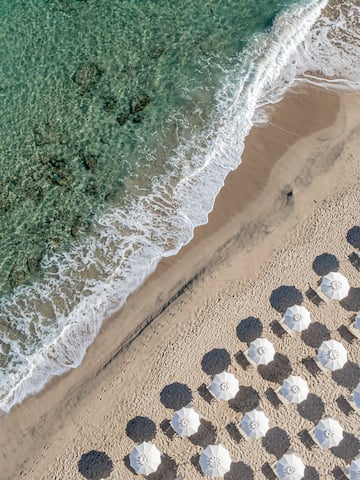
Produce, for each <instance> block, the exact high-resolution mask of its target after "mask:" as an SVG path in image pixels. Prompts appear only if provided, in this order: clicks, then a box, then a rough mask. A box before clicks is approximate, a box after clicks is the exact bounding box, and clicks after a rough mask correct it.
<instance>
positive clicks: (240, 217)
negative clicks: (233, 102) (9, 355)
mask: <svg viewBox="0 0 360 480" xmlns="http://www.w3.org/2000/svg"><path fill="white" fill-rule="evenodd" d="M359 107H360V98H359V97H358V96H341V97H340V96H338V95H334V94H329V93H325V92H321V91H319V90H315V89H311V90H310V89H306V90H297V91H296V92H292V93H290V94H288V95H287V97H286V98H285V100H284V101H282V102H281V103H280V104H279V105H278V106H277V107H276V108H275V109H274V111H273V114H272V117H271V120H270V124H269V125H268V126H267V127H259V128H256V129H253V131H252V132H251V134H250V136H249V138H248V140H247V144H246V150H245V154H244V161H243V164H242V165H241V166H240V168H238V169H237V170H236V171H235V172H233V173H232V174H231V175H230V176H229V177H228V179H227V182H226V185H225V187H224V189H223V190H222V192H221V193H220V195H219V197H218V199H217V202H216V205H215V209H214V211H213V212H212V214H211V215H210V218H209V223H208V224H207V225H206V226H203V227H201V228H199V229H197V232H196V235H195V238H194V239H193V241H192V242H191V243H190V244H189V245H188V246H187V247H185V248H184V249H183V250H182V251H181V252H180V253H179V255H177V256H176V257H174V258H172V259H168V260H166V261H164V262H162V264H161V265H160V266H159V268H158V270H157V271H156V272H155V274H154V275H153V276H152V277H151V278H150V279H149V280H148V281H147V282H146V284H145V285H144V287H143V288H142V289H141V290H140V291H139V292H138V293H137V294H136V295H133V296H132V297H131V298H130V299H129V301H128V302H127V305H126V306H125V308H124V309H123V310H122V311H121V312H120V313H119V314H118V315H116V316H114V317H113V318H112V319H110V320H109V321H108V322H107V323H106V324H105V325H104V327H103V329H102V332H101V333H100V335H99V336H98V338H97V340H96V341H95V343H94V345H93V346H92V347H91V348H90V349H89V351H88V354H87V356H86V358H85V360H84V362H83V364H82V365H81V366H80V367H79V368H78V369H76V370H74V371H72V372H70V373H69V374H68V375H65V376H64V377H61V378H60V379H56V380H54V381H53V382H51V384H50V385H49V386H48V387H47V388H46V389H45V390H44V392H42V393H41V394H40V395H38V396H36V397H32V398H29V399H27V400H26V401H25V402H23V404H21V405H20V406H18V407H16V408H14V409H13V410H12V411H11V412H10V414H9V415H8V416H7V417H5V418H3V419H2V420H1V429H0V458H1V469H0V478H1V479H2V480H5V479H17V478H26V479H30V480H33V479H34V480H35V479H36V480H38V479H47V480H58V479H59V480H60V479H62V480H63V479H67V480H75V479H83V478H90V479H100V478H110V479H112V480H118V479H129V480H130V479H133V478H136V476H135V475H134V473H133V472H132V471H131V469H130V468H129V466H128V458H127V455H128V453H129V452H130V451H131V449H132V448H133V446H134V445H135V444H136V443H137V442H140V441H142V440H153V441H154V443H156V445H157V446H158V447H159V448H160V450H161V451H162V452H163V453H164V456H163V462H162V465H161V467H160V469H159V471H158V472H157V473H156V474H154V475H152V476H150V477H149V478H151V479H152V480H155V479H167V480H174V479H175V478H176V476H177V475H182V476H184V478H186V479H194V480H195V479H200V478H202V476H201V474H200V472H199V466H198V455H199V453H200V452H201V450H202V447H203V446H205V445H207V444H208V443H214V442H222V443H223V444H224V445H225V446H226V447H227V448H228V449H229V451H230V453H231V456H232V458H233V464H232V469H231V471H230V472H229V474H227V475H226V476H225V479H226V480H231V479H232V480H235V479H240V478H241V479H265V478H267V479H271V478H273V476H272V474H271V472H270V470H269V465H270V464H272V463H273V462H274V461H275V460H276V459H277V458H278V457H279V456H281V455H282V454H283V453H284V451H285V450H286V449H287V448H288V447H289V446H291V447H293V448H294V449H295V450H296V451H297V452H298V453H299V454H300V455H301V457H302V458H303V461H304V463H305V464H306V465H307V470H306V477H305V478H307V479H317V478H321V479H325V478H341V476H340V475H341V471H340V470H339V469H340V468H342V467H344V466H345V465H346V464H348V463H349V462H350V461H351V459H352V458H354V457H355V456H356V454H357V453H358V451H359V445H360V442H359V432H360V422H359V415H358V414H356V413H355V412H354V411H352V410H351V409H349V408H348V406H347V404H346V402H345V401H344V397H346V396H347V395H348V394H349V392H350V391H351V390H352V388H354V386H356V384H357V383H358V382H359V381H360V368H359V362H360V343H359V341H354V339H353V338H352V337H351V336H349V335H348V333H347V330H346V329H345V328H343V325H348V324H350V323H351V320H352V317H353V315H354V313H355V312H356V311H359V310H360V273H359V270H358V269H357V268H356V267H355V266H354V265H353V264H352V263H351V261H350V259H349V255H350V256H351V255H352V256H351V257H350V258H351V259H353V263H355V262H354V258H356V255H358V254H359V253H360V252H359V245H357V248H356V246H354V245H351V243H349V242H348V241H347V240H348V239H347V234H348V232H349V230H350V229H351V228H352V227H354V226H359V225H360V211H359V204H360V189H359V180H360V178H359V177H360V167H359V153H358V152H359V151H360V116H359V111H360V108H359ZM289 192H292V195H287V194H288V193H289ZM351 238H353V237H351ZM350 240H351V239H350ZM357 241H359V239H358V240H357ZM354 254H355V256H354ZM329 268H330V269H332V270H334V269H339V270H340V271H341V272H342V273H344V274H345V275H346V276H347V277H348V279H349V281H350V283H351V285H352V289H351V291H350V295H349V297H348V299H347V300H345V301H343V302H340V303H331V304H324V303H321V304H319V305H318V304H316V303H314V302H313V301H311V300H310V299H309V298H308V296H307V293H309V286H311V287H313V288H315V287H316V286H317V282H318V281H319V279H320V277H321V275H322V274H323V273H324V272H326V271H327V270H328V269H329ZM299 302H301V303H303V304H304V305H305V306H306V307H307V308H308V309H309V310H310V312H311V315H312V319H313V323H312V325H311V327H310V328H309V329H308V330H307V331H305V332H304V333H303V334H302V335H296V336H294V337H290V336H289V335H286V334H285V335H284V334H282V332H281V330H279V327H278V324H277V321H278V320H280V319H281V316H282V312H283V310H284V308H285V307H286V305H288V304H289V303H299ZM145 324H148V326H147V327H146V328H144V325H145ZM139 330H142V331H141V333H139ZM259 334H262V335H264V336H266V337H267V338H268V339H269V340H271V341H272V342H273V343H274V345H275V348H276V351H277V356H276V359H275V362H274V363H273V364H271V365H270V366H269V367H262V368H259V369H254V368H244V366H245V365H244V362H243V356H242V352H243V351H244V350H245V349H246V348H247V342H249V341H251V340H252V339H254V338H255V337H256V336H258V335H259ZM132 337H135V338H132ZM330 337H331V338H335V339H337V340H339V341H341V342H342V343H343V344H344V345H345V347H346V348H347V349H348V352H349V362H348V364H347V365H346V366H345V367H344V369H342V370H341V371H339V372H335V373H333V374H332V375H331V374H329V375H326V374H324V373H322V372H319V371H316V370H315V369H314V364H313V363H312V362H311V360H309V359H311V358H312V357H314V355H315V353H316V348H317V347H318V345H319V344H320V342H321V341H322V340H323V339H327V338H330ZM126 340H128V344H127V346H126V347H122V345H124V341H126ZM130 340H131V341H130ZM224 368H228V369H229V370H230V371H232V372H233V373H234V374H235V375H236V376H237V377H238V378H239V381H240V385H241V388H240V392H239V395H238V396H237V397H236V399H235V400H234V401H232V402H229V403H226V402H220V403H218V402H216V401H215V400H211V401H210V399H209V397H208V396H207V395H206V390H205V389H204V386H205V385H206V384H208V383H209V381H210V380H211V376H212V374H214V373H216V372H218V371H221V370H222V369H224ZM290 373H293V374H299V375H301V376H303V377H304V378H306V380H307V381H308V383H309V386H310V391H311V394H310V396H309V398H308V400H307V401H306V402H304V403H303V404H302V405H301V406H299V407H297V406H295V405H290V406H288V407H285V406H283V405H279V404H278V402H277V400H276V396H275V395H274V393H273V390H275V389H276V388H277V387H278V386H279V385H280V383H281V382H282V380H283V379H284V378H285V377H287V376H288V375H289V374H290ZM190 399H191V400H192V402H193V404H194V406H195V408H196V409H197V410H198V412H199V413H200V414H201V417H202V419H203V422H202V426H201V430H200V433H199V434H198V435H196V436H195V437H194V438H191V439H183V438H180V437H178V436H174V435H173V432H172V431H171V428H169V420H170V419H171V416H172V414H173V411H174V408H178V407H180V406H182V405H183V404H185V403H187V402H188V401H189V400H190ZM259 402H260V404H261V406H262V407H263V408H264V410H265V412H266V414H267V415H268V416H269V418H270V422H271V429H270V431H269V432H268V434H267V436H266V437H265V438H264V439H263V440H258V441H253V442H246V441H245V440H244V439H243V438H242V437H241V436H240V434H239V432H238V430H237V428H236V424H237V423H238V422H239V421H240V419H241V417H242V414H243V413H244V412H246V411H248V410H251V409H252V408H254V407H255V406H257V405H258V404H259ZM325 414H329V415H332V416H334V417H335V418H337V419H338V420H339V422H340V424H341V425H342V426H343V428H344V430H345V432H346V433H345V435H344V440H343V442H342V443H341V444H340V445H339V447H338V448H335V449H333V450H332V451H327V450H324V449H320V448H319V447H317V446H311V445H310V444H309V439H308V435H307V432H308V431H310V430H311V429H312V428H313V426H314V424H315V423H316V422H317V421H318V420H319V419H320V417H321V416H323V415H325ZM94 452H98V453H97V454H96V453H94ZM99 452H104V453H99ZM96 465H97V467H96ZM96 468H98V470H96ZM110 470H111V473H110Z"/></svg>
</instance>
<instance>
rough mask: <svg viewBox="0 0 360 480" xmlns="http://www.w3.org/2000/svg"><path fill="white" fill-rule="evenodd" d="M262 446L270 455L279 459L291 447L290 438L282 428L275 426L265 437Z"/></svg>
mask: <svg viewBox="0 0 360 480" xmlns="http://www.w3.org/2000/svg"><path fill="white" fill-rule="evenodd" d="M262 446H263V447H264V448H265V450H266V451H267V452H268V453H270V455H275V457H276V458H277V459H279V458H281V457H282V456H283V455H284V453H285V452H286V451H287V450H288V449H289V448H290V438H289V436H288V434H287V433H286V432H285V430H283V429H282V428H279V427H273V428H270V430H268V431H267V433H266V435H265V437H263V439H262Z"/></svg>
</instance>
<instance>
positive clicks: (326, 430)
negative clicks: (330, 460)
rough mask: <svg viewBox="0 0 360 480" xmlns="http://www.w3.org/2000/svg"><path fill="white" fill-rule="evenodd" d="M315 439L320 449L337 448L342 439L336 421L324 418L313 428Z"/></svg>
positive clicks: (341, 432)
mask: <svg viewBox="0 0 360 480" xmlns="http://www.w3.org/2000/svg"><path fill="white" fill-rule="evenodd" d="M315 438H316V440H317V441H318V443H319V445H321V446H322V447H326V448H332V447H337V446H338V445H339V443H340V442H341V440H342V439H343V429H342V428H341V426H340V424H339V422H338V421H336V420H334V419H333V418H331V417H325V418H322V419H321V420H320V422H319V423H318V424H317V425H316V427H315Z"/></svg>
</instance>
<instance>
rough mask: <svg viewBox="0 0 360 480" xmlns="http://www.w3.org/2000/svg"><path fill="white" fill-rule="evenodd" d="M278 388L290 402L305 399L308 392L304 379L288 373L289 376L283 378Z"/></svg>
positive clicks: (299, 401) (298, 401)
mask: <svg viewBox="0 0 360 480" xmlns="http://www.w3.org/2000/svg"><path fill="white" fill-rule="evenodd" d="M280 390H281V393H282V395H283V396H284V397H285V398H286V400H287V401H288V402H290V403H301V402H303V401H304V400H306V398H307V396H308V394H309V387H308V384H307V382H306V380H304V379H303V378H301V377H298V376H297V375H290V377H288V378H285V380H284V381H283V384H282V385H281V389H280Z"/></svg>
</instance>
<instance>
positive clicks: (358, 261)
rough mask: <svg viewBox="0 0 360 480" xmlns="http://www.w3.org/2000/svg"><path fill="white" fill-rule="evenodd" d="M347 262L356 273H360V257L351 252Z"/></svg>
mask: <svg viewBox="0 0 360 480" xmlns="http://www.w3.org/2000/svg"><path fill="white" fill-rule="evenodd" d="M348 258H349V262H350V263H351V265H352V266H353V267H354V268H356V270H357V271H358V272H360V257H359V255H358V254H357V253H355V252H352V253H350V255H349V257H348Z"/></svg>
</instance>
